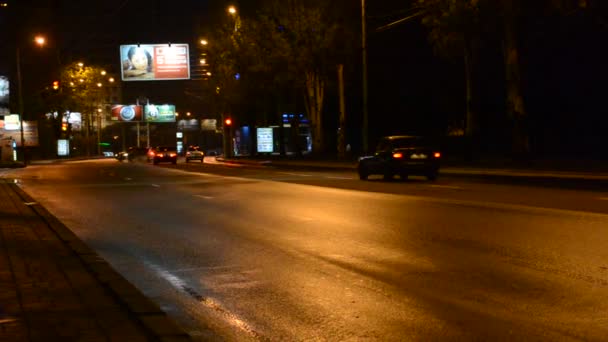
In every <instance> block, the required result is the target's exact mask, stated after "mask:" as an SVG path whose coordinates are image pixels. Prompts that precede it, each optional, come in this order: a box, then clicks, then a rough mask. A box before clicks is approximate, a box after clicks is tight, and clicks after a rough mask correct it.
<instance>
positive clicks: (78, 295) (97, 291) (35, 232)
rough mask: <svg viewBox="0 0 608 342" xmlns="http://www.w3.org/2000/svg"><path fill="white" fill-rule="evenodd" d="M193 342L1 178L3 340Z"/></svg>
mask: <svg viewBox="0 0 608 342" xmlns="http://www.w3.org/2000/svg"><path fill="white" fill-rule="evenodd" d="M76 340H78V341H85V340H86V341H89V340H94V341H188V340H190V337H189V336H188V335H187V334H186V333H184V332H183V331H181V330H180V329H179V328H178V326H177V325H176V324H175V323H174V322H173V321H171V320H170V319H169V318H168V317H167V316H166V314H165V313H164V312H162V311H161V310H160V309H159V307H158V306H157V305H156V304H154V303H153V302H152V301H150V300H149V299H147V298H146V297H145V296H144V295H143V294H142V293H141V292H140V291H139V290H137V289H136V288H135V287H134V286H133V285H131V284H130V283H129V282H128V281H126V280H125V279H124V278H123V277H122V276H121V275H120V274H118V273H117V272H116V271H114V270H113V269H112V267H111V266H110V265H109V264H108V263H106V262H105V261H104V260H102V259H101V258H100V257H99V256H98V255H97V254H96V253H95V252H94V251H93V250H91V249H90V248H88V247H87V246H86V245H85V244H84V243H83V242H82V241H80V240H79V239H78V237H77V236H76V235H74V233H72V232H71V231H70V230H69V229H67V228H66V227H65V226H64V225H63V224H62V223H61V222H59V221H58V220H57V219H56V218H55V217H53V216H52V215H51V214H50V213H49V212H48V211H46V210H45V209H44V208H43V207H42V206H40V205H39V204H37V203H35V202H34V200H33V199H32V198H30V197H29V196H28V195H27V194H26V193H24V192H23V191H22V190H21V189H20V188H19V187H18V186H17V185H16V184H14V183H12V182H11V181H9V180H7V179H2V178H0V341H76Z"/></svg>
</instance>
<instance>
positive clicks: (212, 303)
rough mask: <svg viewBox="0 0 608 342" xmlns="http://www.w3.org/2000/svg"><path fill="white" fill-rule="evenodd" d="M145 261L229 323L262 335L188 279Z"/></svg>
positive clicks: (159, 273)
mask: <svg viewBox="0 0 608 342" xmlns="http://www.w3.org/2000/svg"><path fill="white" fill-rule="evenodd" d="M144 263H145V264H146V266H147V267H149V268H150V269H152V270H153V271H154V272H155V273H156V274H157V275H158V276H160V277H161V278H163V279H165V280H166V281H168V282H169V283H170V284H171V285H173V287H175V288H176V289H178V290H180V291H182V292H184V293H187V294H188V295H190V296H191V297H193V298H194V299H195V300H196V301H198V302H199V303H200V304H202V305H204V306H206V307H207V308H209V309H212V310H214V311H216V312H218V313H220V314H221V315H222V316H223V317H224V319H225V320H226V321H227V322H228V323H229V324H231V325H234V326H236V327H237V328H239V329H241V330H242V331H244V332H246V333H248V334H249V335H252V336H254V337H258V338H259V337H261V336H260V334H259V333H258V332H257V331H255V330H254V329H253V328H252V327H251V325H249V324H248V323H247V322H245V320H244V319H241V318H240V317H239V316H237V314H235V313H233V312H232V311H229V310H228V309H227V308H226V307H224V306H222V305H221V304H220V303H219V302H217V301H216V300H214V299H213V298H211V297H205V296H202V295H201V294H199V293H197V291H196V290H195V289H193V288H191V287H189V286H188V284H187V283H186V281H184V280H183V279H181V278H180V277H178V276H176V275H174V274H171V273H170V272H169V271H167V270H165V269H163V268H162V267H160V266H158V265H155V264H152V263H150V262H146V261H144Z"/></svg>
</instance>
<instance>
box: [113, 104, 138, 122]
mask: <svg viewBox="0 0 608 342" xmlns="http://www.w3.org/2000/svg"><path fill="white" fill-rule="evenodd" d="M142 119H143V108H142V106H138V105H115V106H112V121H127V122H136V121H142Z"/></svg>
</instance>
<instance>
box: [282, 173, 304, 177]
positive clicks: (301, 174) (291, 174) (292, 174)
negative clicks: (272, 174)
mask: <svg viewBox="0 0 608 342" xmlns="http://www.w3.org/2000/svg"><path fill="white" fill-rule="evenodd" d="M279 173H280V174H283V175H290V176H300V177H312V175H307V174H304V173H292V172H279Z"/></svg>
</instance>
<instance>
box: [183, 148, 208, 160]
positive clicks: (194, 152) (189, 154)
mask: <svg viewBox="0 0 608 342" xmlns="http://www.w3.org/2000/svg"><path fill="white" fill-rule="evenodd" d="M191 160H200V161H201V163H203V162H204V161H205V153H204V152H203V151H201V149H200V148H199V147H198V146H190V147H188V150H187V151H186V163H187V162H189V161H191Z"/></svg>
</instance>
